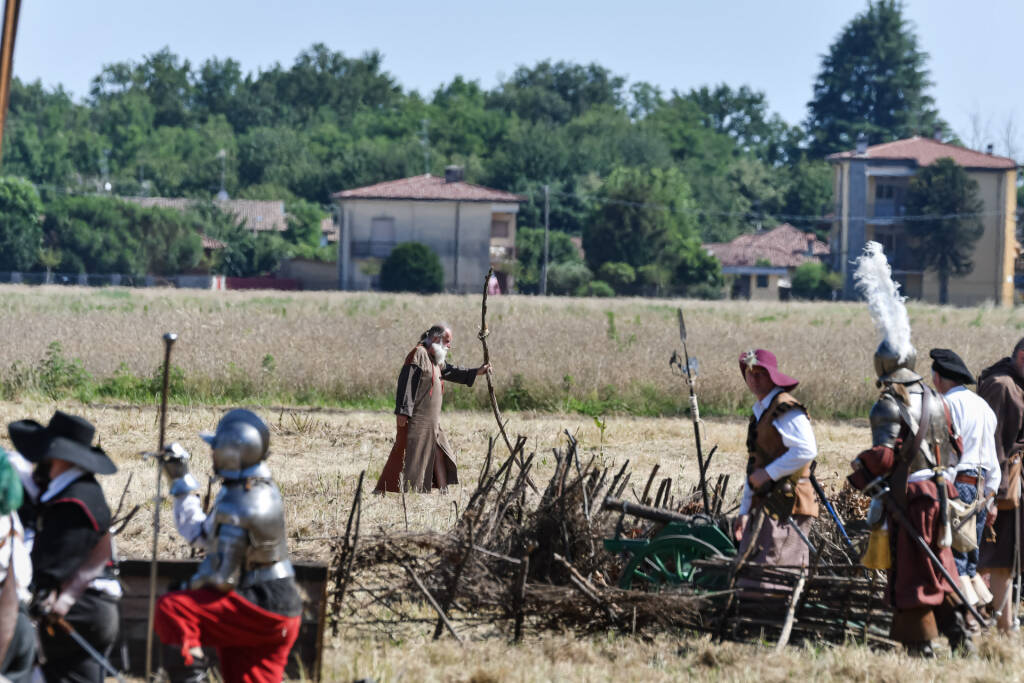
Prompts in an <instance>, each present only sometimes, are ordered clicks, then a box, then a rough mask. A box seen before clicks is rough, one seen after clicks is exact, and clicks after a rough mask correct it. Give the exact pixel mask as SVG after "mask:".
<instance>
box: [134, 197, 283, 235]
mask: <svg viewBox="0 0 1024 683" xmlns="http://www.w3.org/2000/svg"><path fill="white" fill-rule="evenodd" d="M125 200H126V201H129V202H134V203H136V204H139V205H140V206H146V207H151V206H157V207H161V208H164V209H177V210H178V211H185V210H186V209H188V208H190V207H192V206H194V205H195V204H197V203H199V202H198V200H195V199H186V198H182V197H125ZM213 205H214V206H216V207H217V208H218V209H220V210H221V211H223V212H224V213H227V214H230V215H231V216H233V217H234V218H235V220H236V222H238V223H241V222H242V221H245V227H246V228H248V229H249V230H252V231H253V232H265V231H270V230H276V231H277V232H284V231H285V230H287V229H288V220H287V214H285V211H284V202H283V201H280V200H270V201H268V200H263V199H223V200H222V199H215V200H213Z"/></svg>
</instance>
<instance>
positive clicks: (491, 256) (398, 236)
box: [332, 167, 526, 292]
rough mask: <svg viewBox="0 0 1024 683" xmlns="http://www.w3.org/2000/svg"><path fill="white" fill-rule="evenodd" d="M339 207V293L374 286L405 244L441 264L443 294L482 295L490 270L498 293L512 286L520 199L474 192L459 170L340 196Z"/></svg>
mask: <svg viewBox="0 0 1024 683" xmlns="http://www.w3.org/2000/svg"><path fill="white" fill-rule="evenodd" d="M332 199H333V200H334V201H335V203H336V206H337V211H336V216H337V221H338V223H339V228H340V234H339V238H338V283H339V288H340V289H370V288H373V287H376V286H377V280H378V278H377V276H378V274H379V271H380V264H381V263H382V262H383V260H384V259H386V258H387V257H388V255H389V254H390V253H391V250H392V249H393V248H394V247H395V246H396V245H398V244H400V243H402V242H420V243H422V244H425V245H427V246H428V247H430V248H431V249H433V250H434V252H435V253H436V254H437V255H438V257H439V258H440V259H441V265H442V267H443V268H444V273H445V289H447V290H448V291H453V292H479V291H481V289H482V287H483V284H484V282H483V281H484V277H485V276H486V275H487V269H488V267H491V266H493V267H494V270H495V274H496V275H497V277H498V282H499V286H500V287H501V291H502V292H508V291H510V290H511V288H512V285H513V279H512V265H513V264H514V263H515V239H516V214H517V213H518V211H519V204H520V202H523V201H525V200H526V198H525V197H523V196H521V195H517V194H512V193H511V192H505V191H503V190H495V189H492V188H489V187H483V186H480V185H473V184H471V183H467V182H465V181H463V179H462V169H460V168H457V167H450V168H448V169H447V170H446V171H445V175H444V177H439V176H433V175H430V174H426V175H420V176H414V177H412V178H402V179H400V180H392V181H388V182H384V183H377V184H376V185H369V186H366V187H359V188H355V189H351V190H343V191H341V192H337V193H335V194H334V195H332Z"/></svg>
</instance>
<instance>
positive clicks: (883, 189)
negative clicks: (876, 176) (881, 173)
mask: <svg viewBox="0 0 1024 683" xmlns="http://www.w3.org/2000/svg"><path fill="white" fill-rule="evenodd" d="M893 195H894V190H893V186H892V185H883V184H882V183H879V184H878V185H876V186H875V199H892V198H893Z"/></svg>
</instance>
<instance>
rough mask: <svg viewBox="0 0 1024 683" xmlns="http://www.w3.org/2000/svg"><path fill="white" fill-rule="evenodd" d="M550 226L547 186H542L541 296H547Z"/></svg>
mask: <svg viewBox="0 0 1024 683" xmlns="http://www.w3.org/2000/svg"><path fill="white" fill-rule="evenodd" d="M550 229H551V228H550V225H549V224H548V186H547V185H545V186H544V262H543V263H542V264H541V268H540V294H541V296H547V295H548V233H549V232H550Z"/></svg>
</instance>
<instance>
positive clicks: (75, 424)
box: [7, 410, 117, 474]
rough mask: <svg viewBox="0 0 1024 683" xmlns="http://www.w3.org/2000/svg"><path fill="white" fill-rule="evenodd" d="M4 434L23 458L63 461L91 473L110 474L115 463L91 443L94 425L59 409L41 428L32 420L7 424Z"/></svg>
mask: <svg viewBox="0 0 1024 683" xmlns="http://www.w3.org/2000/svg"><path fill="white" fill-rule="evenodd" d="M7 433H8V434H9V435H10V437H11V441H12V442H14V447H15V448H17V449H18V452H19V453H21V454H22V455H23V456H25V458H26V459H27V460H29V461H31V462H34V463H44V462H49V461H50V460H64V461H66V462H69V463H71V464H72V465H77V466H78V467H81V468H82V469H83V470H85V471H87V472H92V473H93V474H113V473H114V472H117V465H115V464H114V461H113V460H111V459H110V458H109V457H108V456H107V454H106V453H104V452H103V449H102V448H99V447H97V446H93V445H92V437H93V436H94V435H95V434H96V428H95V427H93V426H92V423H91V422H89V421H88V420H86V419H85V418H84V417H78V416H77V415H69V414H67V413H65V412H62V411H60V410H58V411H56V412H55V413H54V414H53V417H51V418H50V422H49V424H47V425H46V426H45V427H44V426H43V425H41V424H39V423H38V422H36V421H35V420H18V421H17V422H12V423H10V424H9V425H7Z"/></svg>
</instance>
